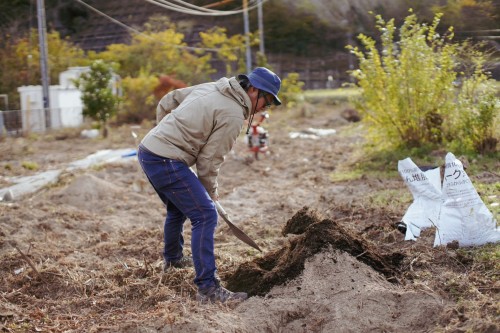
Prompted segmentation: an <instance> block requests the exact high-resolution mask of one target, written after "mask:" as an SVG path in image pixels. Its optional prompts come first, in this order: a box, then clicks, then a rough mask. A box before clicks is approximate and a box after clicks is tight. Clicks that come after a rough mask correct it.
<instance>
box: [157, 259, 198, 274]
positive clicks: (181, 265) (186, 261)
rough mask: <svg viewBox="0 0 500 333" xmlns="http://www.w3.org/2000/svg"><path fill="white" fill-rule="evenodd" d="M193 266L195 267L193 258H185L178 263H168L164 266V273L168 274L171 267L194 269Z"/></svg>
mask: <svg viewBox="0 0 500 333" xmlns="http://www.w3.org/2000/svg"><path fill="white" fill-rule="evenodd" d="M193 266H194V263H193V257H189V256H184V257H182V258H180V259H179V260H177V261H166V262H165V265H164V266H163V271H164V272H166V271H168V270H169V269H170V268H171V267H175V268H188V267H193Z"/></svg>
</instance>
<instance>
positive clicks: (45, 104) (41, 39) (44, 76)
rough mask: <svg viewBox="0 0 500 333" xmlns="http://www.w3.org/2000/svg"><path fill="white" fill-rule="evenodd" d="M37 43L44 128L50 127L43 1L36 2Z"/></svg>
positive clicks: (48, 80)
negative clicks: (38, 45)
mask: <svg viewBox="0 0 500 333" xmlns="http://www.w3.org/2000/svg"><path fill="white" fill-rule="evenodd" d="M37 17H38V41H39V44H40V69H41V74H42V94H43V109H44V112H45V127H46V128H47V127H50V98H49V85H50V77H49V66H48V63H47V58H48V52H47V27H46V25H45V4H44V0H37Z"/></svg>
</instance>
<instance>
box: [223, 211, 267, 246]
mask: <svg viewBox="0 0 500 333" xmlns="http://www.w3.org/2000/svg"><path fill="white" fill-rule="evenodd" d="M214 202H215V207H216V208H217V212H219V215H220V216H221V217H222V219H223V220H224V221H226V223H227V225H228V226H229V229H231V231H232V232H233V234H234V235H235V236H236V237H238V238H239V239H240V240H241V241H243V242H244V243H246V244H248V245H250V246H251V247H253V248H254V249H256V250H259V251H260V252H262V250H261V249H260V247H259V246H258V245H257V244H256V243H255V242H254V241H253V240H252V239H251V238H250V237H248V235H247V234H245V233H244V232H243V231H242V230H241V229H239V228H238V227H237V226H235V225H234V224H233V223H231V221H230V220H229V216H228V215H227V213H226V211H225V210H224V208H222V206H221V205H220V203H219V202H218V201H214Z"/></svg>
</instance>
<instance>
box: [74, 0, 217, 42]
mask: <svg viewBox="0 0 500 333" xmlns="http://www.w3.org/2000/svg"><path fill="white" fill-rule="evenodd" d="M75 1H76V2H78V3H80V4H82V5H84V6H85V7H87V8H88V9H90V10H92V11H94V12H95V13H97V14H99V15H101V16H103V17H105V18H107V19H108V20H110V21H112V22H113V23H115V24H118V25H119V26H121V27H122V28H124V29H126V30H128V31H129V32H132V33H134V34H137V35H140V36H143V37H145V38H147V39H150V40H154V41H156V40H157V39H156V38H153V37H151V36H149V35H147V34H145V33H143V32H141V31H139V30H137V29H134V28H132V27H130V26H128V25H126V24H125V23H122V22H120V21H118V20H117V19H115V18H112V17H111V16H109V15H106V14H105V13H103V12H101V11H100V10H98V9H96V8H94V7H92V6H91V5H89V4H87V3H85V2H83V1H82V0H75ZM162 44H163V45H168V46H172V47H175V48H179V49H184V50H189V51H210V52H219V50H220V49H215V48H205V47H194V46H186V45H177V44H167V43H162Z"/></svg>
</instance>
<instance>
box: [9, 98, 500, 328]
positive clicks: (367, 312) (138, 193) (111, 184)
mask: <svg viewBox="0 0 500 333" xmlns="http://www.w3.org/2000/svg"><path fill="white" fill-rule="evenodd" d="M343 110H344V109H343V108H342V107H335V108H326V107H317V108H313V107H310V108H308V109H307V110H289V111H286V112H285V111H274V112H273V114H271V117H270V119H269V122H268V123H267V124H265V126H266V128H267V129H269V131H270V136H271V144H270V153H269V154H267V155H263V154H260V155H259V157H260V158H259V159H258V160H256V159H255V158H254V157H253V154H252V153H251V152H250V151H249V150H248V148H247V146H246V143H245V142H244V137H243V136H242V137H240V138H239V139H238V141H237V142H236V145H235V147H234V149H233V152H232V153H231V154H229V155H228V156H227V158H226V161H225V162H224V164H223V167H222V169H221V174H220V178H219V188H220V189H219V193H220V196H221V203H222V205H223V206H224V208H225V209H226V211H227V212H228V213H229V214H230V217H231V219H232V220H233V222H234V223H235V224H236V225H238V226H239V227H240V228H241V229H243V230H244V231H245V232H246V233H247V234H248V235H249V236H250V237H251V238H252V239H254V240H255V241H256V242H257V243H258V244H259V246H260V247H261V248H262V249H263V253H260V252H258V251H256V250H254V249H253V248H250V247H248V246H247V245H245V244H243V243H241V242H240V241H239V240H238V239H237V238H235V237H234V236H233V235H232V234H231V232H230V230H229V228H228V227H227V226H226V225H225V224H224V222H222V220H221V221H220V223H219V226H218V228H217V230H216V248H215V251H216V261H217V264H218V273H219V276H220V278H221V280H222V282H223V284H224V285H225V286H226V287H228V288H229V289H230V290H233V291H246V292H248V293H249V294H250V295H251V297H250V298H249V299H248V300H247V301H245V302H242V303H239V304H226V305H221V304H208V305H207V304H205V305H200V304H198V303H197V302H196V301H195V300H194V295H195V293H196V290H195V287H194V285H193V283H192V280H193V278H194V273H193V270H192V269H189V268H187V269H171V270H170V271H168V272H167V273H164V272H163V263H162V257H161V250H162V226H163V219H164V215H165V211H164V207H163V205H162V203H161V202H160V200H159V199H158V198H157V196H156V194H155V193H154V191H153V190H152V188H151V186H150V185H149V184H148V183H147V181H146V179H145V177H144V175H143V174H142V172H141V171H140V168H139V166H138V163H137V161H136V160H134V159H133V158H128V159H124V160H123V161H117V162H112V163H108V164H104V165H99V166H94V167H90V168H87V169H84V170H72V171H64V172H63V173H62V175H61V177H60V178H59V181H58V182H57V183H56V184H54V185H50V186H47V187H45V188H43V189H42V190H40V191H38V192H36V193H33V194H30V195H27V196H25V197H22V198H15V199H16V200H15V201H12V202H1V203H0V213H1V216H0V254H1V259H0V274H1V285H0V296H1V297H0V330H1V331H5V332H466V331H473V332H499V331H500V325H498V313H499V297H498V291H499V284H498V279H497V277H498V270H496V271H495V268H496V269H498V267H479V266H480V264H481V263H478V262H476V261H474V260H473V258H472V256H471V255H469V252H467V251H463V250H461V249H454V248H433V247H432V244H433V234H434V233H433V230H426V231H424V232H423V233H422V235H421V238H420V239H418V241H416V242H405V241H404V240H403V238H404V237H403V234H401V233H400V232H399V231H398V230H397V229H396V228H395V223H396V222H398V221H399V220H400V219H401V217H402V215H403V214H404V212H405V210H406V208H407V207H408V205H409V204H410V203H411V195H410V194H409V191H408V190H407V189H406V187H405V185H404V183H403V182H402V180H401V179H400V178H399V177H398V176H397V174H396V173H394V176H389V177H383V178H381V177H372V176H367V175H361V176H360V177H357V178H356V179H352V180H335V179H338V177H337V176H338V175H342V174H343V173H346V172H349V171H350V166H352V165H354V164H356V163H362V154H360V147H361V144H362V142H363V139H362V137H361V136H360V135H359V134H358V133H359V132H360V131H362V129H363V127H362V125H360V124H359V123H355V124H353V123H349V122H348V121H346V120H345V119H344V118H343V117H342V114H343ZM150 127H151V126H150V125H148V124H143V125H142V126H141V127H137V126H134V127H129V126H122V127H120V128H114V129H112V130H111V134H110V137H109V138H107V139H84V138H80V137H79V135H78V133H79V131H76V130H74V131H71V130H65V131H62V132H58V133H50V134H48V135H44V136H36V135H31V136H28V137H25V138H4V139H3V140H2V141H0V154H1V155H2V160H1V162H0V170H2V177H1V178H0V188H4V187H7V186H9V185H10V184H11V182H12V178H11V177H14V176H25V175H32V174H35V173H37V172H41V171H46V170H51V169H63V168H64V167H65V166H66V165H67V164H68V163H70V162H73V161H75V160H78V159H82V158H84V157H86V156H87V155H89V154H92V153H94V152H96V151H97V150H99V149H112V148H127V147H135V146H136V145H137V141H136V139H134V138H133V136H132V135H131V132H132V131H134V132H135V133H136V134H138V135H139V138H140V137H142V136H143V135H144V134H145V133H146V132H147V131H148V130H149V128H150ZM309 128H323V129H327V128H329V129H332V128H333V129H336V130H337V133H336V134H332V135H328V136H324V137H321V138H320V139H317V140H314V139H307V138H300V137H299V138H295V139H292V138H290V136H289V135H288V133H290V132H292V131H295V132H297V131H307V130H308V129H309ZM388 165H390V167H391V168H392V169H393V170H394V171H396V168H397V167H396V165H397V161H390V162H389V163H388ZM23 166H24V167H23ZM28 166H32V167H31V168H30V167H28ZM471 177H473V175H471ZM494 181H498V179H495V180H494ZM380 193H382V194H383V195H382V197H383V198H382V199H381V196H380ZM376 194H378V195H376ZM189 229H190V228H189V221H188V222H187V223H186V230H185V239H186V253H185V254H186V255H189V253H190V246H189V242H190V230H189ZM484 272H487V274H489V275H487V276H486V275H484V274H482V273H484ZM495 277H496V278H495Z"/></svg>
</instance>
